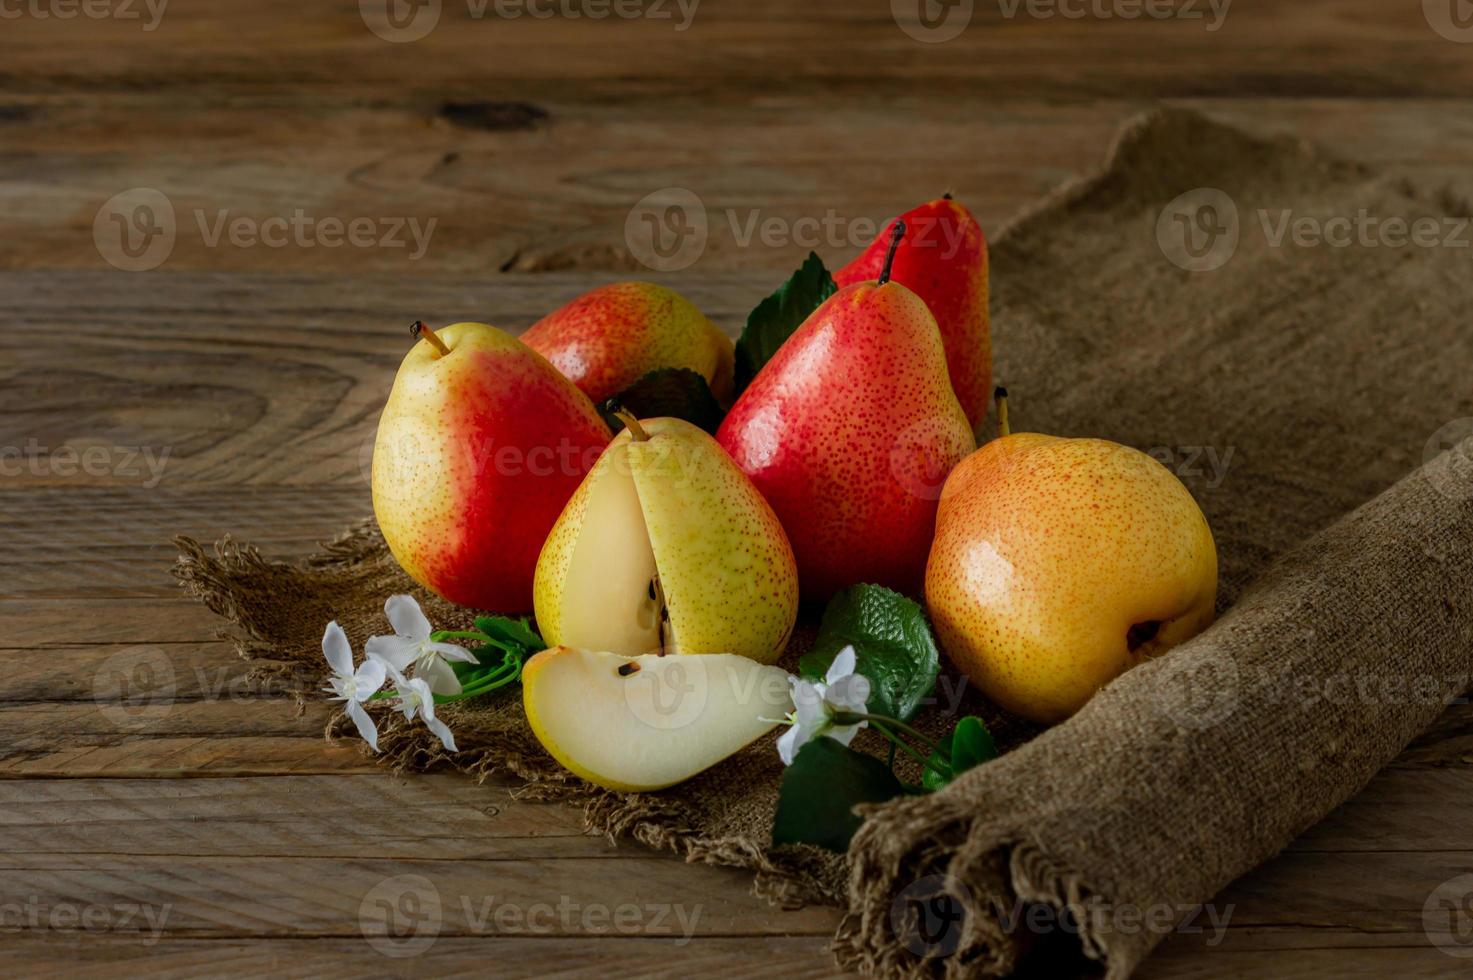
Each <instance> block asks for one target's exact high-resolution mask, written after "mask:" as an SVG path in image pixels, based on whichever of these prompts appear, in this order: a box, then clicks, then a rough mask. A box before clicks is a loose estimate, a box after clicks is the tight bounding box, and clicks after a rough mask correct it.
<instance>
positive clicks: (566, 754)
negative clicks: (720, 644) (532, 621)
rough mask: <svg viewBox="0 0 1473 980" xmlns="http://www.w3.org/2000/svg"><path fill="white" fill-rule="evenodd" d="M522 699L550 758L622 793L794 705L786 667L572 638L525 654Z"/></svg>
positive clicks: (678, 776)
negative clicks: (624, 649) (631, 650)
mask: <svg viewBox="0 0 1473 980" xmlns="http://www.w3.org/2000/svg"><path fill="white" fill-rule="evenodd" d="M522 700H523V705H524V706H525V708H526V712H527V721H528V723H529V724H530V725H531V727H532V732H533V734H535V735H536V736H537V740H538V741H540V742H541V743H542V745H543V747H544V748H545V749H547V751H548V752H549V753H551V755H552V756H553V758H555V759H557V761H558V762H560V763H561V764H562V765H563V766H564V767H565V768H566V769H568V770H569V771H570V772H572V773H574V774H575V775H578V776H581V777H583V778H584V779H586V780H588V781H589V782H592V783H596V784H597V785H599V786H602V787H604V788H605V789H612V790H620V791H623V792H642V791H647V790H655V789H663V788H664V787H666V786H673V785H674V784H676V783H679V782H682V781H684V780H686V779H689V778H690V777H692V776H694V775H696V774H697V773H700V772H702V771H704V770H706V769H709V768H710V767H711V766H713V765H715V764H716V763H718V762H720V761H721V760H722V759H725V758H727V757H728V756H730V755H732V754H733V753H735V752H737V751H739V750H741V749H742V748H744V747H746V746H747V745H750V744H751V743H752V742H753V741H755V740H756V739H758V738H760V737H762V735H764V734H766V733H767V732H769V731H771V730H772V728H773V727H774V725H775V724H776V723H777V722H776V721H775V720H774V719H780V718H782V717H784V716H785V715H787V714H788V713H789V712H790V711H792V710H793V704H792V698H791V696H790V694H789V690H788V675H787V672H786V671H784V670H782V669H781V668H780V667H773V666H769V665H765V664H760V663H758V662H757V661H755V660H749V659H747V658H746V657H739V656H737V655H735V654H729V653H722V654H708V655H705V656H700V657H682V656H676V655H672V656H660V655H658V654H646V655H643V656H638V657H624V656H620V655H618V654H615V653H609V652H595V651H589V650H575V649H571V648H569V647H555V648H553V649H550V650H544V651H542V652H541V653H539V654H537V655H536V656H534V657H532V658H531V659H530V660H528V661H527V663H526V665H525V666H524V667H523V669H522ZM764 719H767V720H764Z"/></svg>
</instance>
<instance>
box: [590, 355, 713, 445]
mask: <svg viewBox="0 0 1473 980" xmlns="http://www.w3.org/2000/svg"><path fill="white" fill-rule="evenodd" d="M620 408H625V409H628V410H629V411H630V412H632V413H633V414H634V415H635V417H636V418H642V419H655V418H667V417H668V418H676V419H684V420H685V421H687V422H689V423H691V424H692V425H697V426H700V427H701V428H702V429H705V430H706V431H707V432H709V433H712V434H713V435H714V434H715V432H716V427H717V426H719V425H720V424H721V406H720V405H718V404H717V403H716V396H715V395H713V394H711V386H710V385H709V384H707V382H706V378H705V376H704V375H702V374H701V373H700V372H699V371H692V370H690V369H689V368H659V369H658V370H655V371H651V372H650V373H649V374H646V375H644V376H643V377H641V378H640V379H639V380H638V381H636V382H634V384H632V385H630V386H629V387H628V388H625V389H624V390H623V391H621V392H619V394H617V395H615V396H614V397H613V398H610V399H609V400H608V401H606V402H604V403H603V404H602V405H600V406H599V409H598V410H599V412H601V413H602V414H603V417H604V421H606V422H608V423H609V428H611V429H613V430H614V431H615V432H618V431H619V430H620V429H622V428H624V423H623V422H621V421H620V420H619V419H618V417H617V416H615V415H614V412H615V411H616V410H618V409H620Z"/></svg>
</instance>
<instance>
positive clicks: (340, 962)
mask: <svg viewBox="0 0 1473 980" xmlns="http://www.w3.org/2000/svg"><path fill="white" fill-rule="evenodd" d="M5 950H6V957H7V959H6V962H7V964H8V965H9V966H10V968H11V969H13V970H14V972H15V974H16V975H17V976H41V977H51V976H59V977H84V978H91V977H97V978H99V980H110V978H112V977H116V976H117V975H118V972H119V970H120V969H127V968H129V967H132V968H135V969H140V970H147V971H148V975H149V976H150V977H158V978H161V980H173V978H180V980H192V978H194V977H198V976H200V975H201V974H205V973H208V974H214V975H228V976H273V977H277V976H280V977H320V976H324V975H331V976H334V977H343V978H364V980H369V978H372V980H377V978H380V977H401V976H402V977H422V976H426V975H428V976H436V977H462V976H463V977H484V976H486V975H487V974H488V973H491V974H493V975H494V976H496V977H529V978H531V977H553V978H556V977H578V976H586V975H587V974H588V973H589V972H591V971H597V973H598V975H599V976H600V977H607V978H608V980H644V978H647V977H650V978H668V980H688V978H689V977H691V976H699V977H727V976H742V975H750V973H751V972H752V970H753V969H754V968H756V967H757V966H758V965H760V968H761V969H762V970H763V972H764V973H765V972H766V971H768V970H771V971H773V974H774V975H776V976H782V977H793V978H795V980H806V978H815V980H818V978H828V977H842V976H857V975H853V974H843V973H840V972H839V971H837V970H836V969H835V968H834V966H833V961H832V959H831V957H830V956H829V953H828V939H827V937H823V936H717V937H708V936H698V937H696V938H694V939H692V940H690V941H689V942H687V941H685V940H684V939H683V938H678V939H666V938H660V937H645V936H618V937H605V936H557V937H555V938H553V939H551V940H549V939H546V938H537V937H528V936H491V935H487V936H475V937H461V936H437V937H436V939H435V942H434V944H433V945H431V946H430V947H429V948H427V949H425V950H424V951H423V952H421V953H418V954H417V955H415V956H413V957H405V958H390V957H387V956H384V955H383V954H382V953H379V952H378V951H377V950H375V949H374V948H373V947H371V946H370V945H368V943H367V942H366V941H365V940H364V939H362V938H357V939H340V938H317V937H313V938H296V939H292V938H280V939H264V940H263V939H256V940H252V939H234V938H232V939H210V938H179V937H174V936H166V937H164V938H163V939H161V940H160V941H159V942H157V943H153V944H152V945H144V944H143V942H142V941H139V940H135V939H127V938H122V937H118V936H114V935H110V934H106V933H82V934H78V933H51V934H45V933H39V934H38V933H29V934H20V935H9V936H6V937H5Z"/></svg>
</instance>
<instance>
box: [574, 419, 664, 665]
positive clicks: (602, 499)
mask: <svg viewBox="0 0 1473 980" xmlns="http://www.w3.org/2000/svg"><path fill="white" fill-rule="evenodd" d="M628 449H629V447H628V445H622V446H613V447H611V448H610V449H609V453H610V455H611V456H613V457H615V458H613V459H611V460H610V463H609V469H608V471H607V473H606V474H605V475H604V478H603V479H601V480H599V481H597V482H596V483H594V484H593V485H592V486H591V487H590V492H589V495H588V504H587V510H586V511H585V517H584V522H583V532H582V534H580V535H579V536H578V543H577V544H576V545H575V546H574V548H573V557H572V559H571V560H570V561H569V562H568V572H567V580H566V583H565V585H564V586H563V595H562V609H561V617H560V618H561V622H562V630H561V633H560V636H559V639H560V640H561V641H562V642H563V643H564V644H566V645H567V646H570V647H581V648H584V649H599V650H610V651H612V652H614V653H621V654H626V655H629V656H634V655H638V654H644V653H651V652H657V651H659V650H660V649H661V647H662V645H663V644H662V642H661V636H660V603H659V602H658V601H657V599H656V597H654V596H651V595H650V592H651V585H650V583H651V582H652V581H653V580H654V577H655V572H656V567H655V552H654V549H653V548H652V547H651V546H650V535H649V531H648V529H647V528H646V527H645V523H644V512H643V510H642V509H641V507H640V503H639V493H638V492H637V490H636V489H635V485H634V478H633V476H631V475H630V472H629V462H628V459H627V453H628Z"/></svg>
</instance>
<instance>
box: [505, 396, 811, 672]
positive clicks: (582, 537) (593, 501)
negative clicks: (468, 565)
mask: <svg viewBox="0 0 1473 980" xmlns="http://www.w3.org/2000/svg"><path fill="white" fill-rule="evenodd" d="M533 602H534V605H535V607H536V612H537V624H538V626H539V628H540V629H541V631H542V636H543V638H544V639H546V640H547V642H548V643H549V644H550V645H553V646H557V645H562V646H570V647H578V648H581V649H586V650H608V651H610V652H613V653H619V654H624V655H626V656H637V655H640V654H645V653H651V652H656V651H663V652H667V653H701V654H710V653H734V654H738V655H740V656H743V657H749V658H751V659H753V660H757V661H760V662H762V663H772V662H773V661H775V660H776V659H777V658H778V655H779V654H781V653H782V651H783V647H785V646H786V645H787V641H788V637H789V635H790V634H791V633H792V630H793V623H794V622H795V620H796V619H797V616H798V570H797V565H796V564H795V562H794V560H793V549H792V547H791V545H789V544H788V537H787V534H786V533H784V531H783V528H782V525H781V524H780V523H778V520H777V516H776V515H775V514H774V513H773V511H772V508H771V507H770V506H768V503H767V501H766V500H765V499H763V497H762V494H761V493H759V492H758V490H757V488H756V487H754V486H753V485H752V483H751V481H750V480H748V479H747V476H746V474H744V473H743V472H742V471H741V470H740V469H739V468H738V467H737V465H736V464H735V463H734V462H732V460H731V458H730V457H729V456H727V455H726V453H725V451H724V450H722V448H721V447H720V446H719V445H717V443H716V440H714V439H712V438H711V437H710V436H709V435H707V434H706V433H705V432H703V431H701V430H700V429H699V428H697V427H696V426H694V425H691V424H690V423H688V422H684V421H681V420H680V419H650V420H647V421H644V422H636V423H635V424H634V425H633V426H630V427H627V428H626V429H625V430H624V431H623V432H621V433H619V435H618V436H617V437H615V439H614V441H613V442H612V443H610V444H609V446H608V448H607V449H605V450H604V452H603V455H602V456H600V457H599V460H598V462H597V463H596V464H595V465H594V467H593V469H592V470H590V471H589V474H588V476H587V477H586V478H585V479H584V481H583V483H582V484H581V485H580V486H579V487H578V490H577V492H576V493H575V494H574V495H573V498H572V499H571V500H570V501H569V502H568V505H567V507H566V508H565V509H564V510H563V513H562V516H561V517H559V518H558V521H557V523H556V524H555V525H554V526H553V529H552V533H551V534H550V535H548V538H547V542H546V544H544V545H543V548H542V554H541V556H540V557H539V558H538V561H537V572H536V576H535V578H534V580H533Z"/></svg>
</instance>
